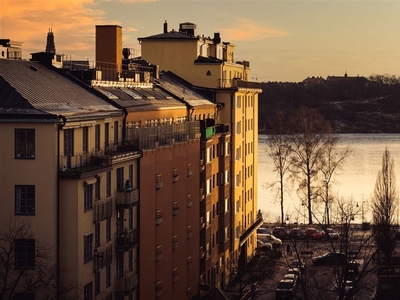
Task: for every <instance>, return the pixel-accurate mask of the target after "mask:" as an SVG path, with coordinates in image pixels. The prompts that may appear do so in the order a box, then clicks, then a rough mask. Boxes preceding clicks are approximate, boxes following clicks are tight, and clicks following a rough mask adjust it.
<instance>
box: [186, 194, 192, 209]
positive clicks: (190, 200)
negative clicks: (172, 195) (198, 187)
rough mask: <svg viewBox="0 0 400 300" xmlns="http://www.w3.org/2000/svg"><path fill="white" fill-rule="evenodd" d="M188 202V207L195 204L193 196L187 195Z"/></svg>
mask: <svg viewBox="0 0 400 300" xmlns="http://www.w3.org/2000/svg"><path fill="white" fill-rule="evenodd" d="M186 201H187V207H191V206H192V204H193V201H192V195H191V194H188V195H187V200H186Z"/></svg>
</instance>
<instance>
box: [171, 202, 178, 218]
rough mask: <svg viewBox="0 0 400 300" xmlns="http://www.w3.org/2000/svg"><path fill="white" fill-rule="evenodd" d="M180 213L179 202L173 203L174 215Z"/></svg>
mask: <svg viewBox="0 0 400 300" xmlns="http://www.w3.org/2000/svg"><path fill="white" fill-rule="evenodd" d="M178 213H179V207H178V202H176V201H175V202H174V203H172V215H173V216H176V215H177V214H178Z"/></svg>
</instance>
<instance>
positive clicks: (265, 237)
mask: <svg viewBox="0 0 400 300" xmlns="http://www.w3.org/2000/svg"><path fill="white" fill-rule="evenodd" d="M257 239H259V240H260V241H263V242H268V243H271V244H272V246H274V247H279V246H280V245H282V240H281V239H278V238H277V237H275V236H274V235H273V234H257Z"/></svg>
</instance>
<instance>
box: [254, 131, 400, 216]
mask: <svg viewBox="0 0 400 300" xmlns="http://www.w3.org/2000/svg"><path fill="white" fill-rule="evenodd" d="M339 138H340V142H339V145H338V146H339V147H346V146H348V147H349V148H350V149H351V151H352V152H351V154H350V155H349V156H348V157H347V158H346V159H345V160H344V163H343V164H342V167H341V168H340V169H339V170H337V172H336V174H335V175H334V176H333V179H332V182H331V191H330V195H332V196H334V197H336V198H341V199H344V200H345V201H350V202H351V203H353V204H354V205H357V206H358V208H359V209H358V210H357V211H358V212H359V213H358V214H356V216H355V222H358V223H361V222H362V221H365V222H369V221H371V212H370V211H371V210H370V203H371V202H370V200H371V196H372V194H373V191H374V187H375V182H376V176H377V174H378V172H379V171H380V169H381V168H382V155H383V152H384V150H385V148H386V147H387V148H388V150H389V151H390V155H391V157H392V158H393V159H394V168H395V174H396V179H397V180H396V182H397V188H398V189H399V188H400V134H379V133H378V134H339ZM266 140H267V135H263V134H260V135H259V140H258V151H259V153H258V155H259V157H258V206H259V209H260V210H261V212H262V213H263V217H264V220H265V221H266V222H276V221H278V220H279V219H280V215H281V213H280V196H279V195H278V193H277V190H276V189H275V190H274V189H272V188H270V185H271V184H272V183H273V182H276V181H277V180H278V174H277V173H275V172H274V171H273V169H274V166H273V161H272V159H271V158H270V157H269V156H268V153H267V151H266V149H267V145H266ZM296 189H297V186H296V185H293V186H290V185H289V186H288V188H287V190H286V192H285V195H284V213H285V220H287V222H288V223H294V222H297V223H299V224H301V223H307V222H308V219H307V218H305V210H306V207H305V206H303V207H302V206H301V201H300V199H299V197H298V196H297V193H296Z"/></svg>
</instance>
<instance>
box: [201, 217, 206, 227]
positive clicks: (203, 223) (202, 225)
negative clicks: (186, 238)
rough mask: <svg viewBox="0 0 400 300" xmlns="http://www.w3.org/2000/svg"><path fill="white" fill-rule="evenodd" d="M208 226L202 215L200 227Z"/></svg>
mask: <svg viewBox="0 0 400 300" xmlns="http://www.w3.org/2000/svg"><path fill="white" fill-rule="evenodd" d="M205 227H206V223H205V222H204V217H200V229H203V228H205Z"/></svg>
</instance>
